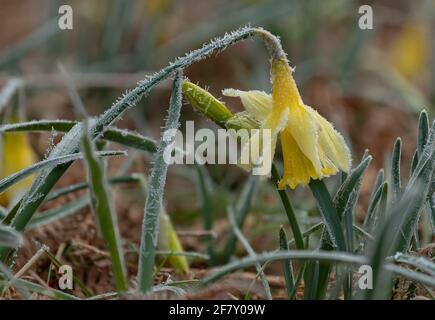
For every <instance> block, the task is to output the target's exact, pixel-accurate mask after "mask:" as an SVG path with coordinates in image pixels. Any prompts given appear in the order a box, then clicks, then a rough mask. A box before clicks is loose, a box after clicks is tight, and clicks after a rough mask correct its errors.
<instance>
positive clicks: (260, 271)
mask: <svg viewBox="0 0 435 320" xmlns="http://www.w3.org/2000/svg"><path fill="white" fill-rule="evenodd" d="M233 211H234V210H233V208H232V207H231V206H228V208H227V212H228V220H229V222H230V225H231V228H232V229H233V231H234V234H235V235H236V237H237V239H239V241H240V242H241V243H242V245H243V247H244V248H245V250H246V251H247V252H248V254H249V256H250V257H256V256H257V254H256V253H255V251H254V249H252V247H251V245H250V244H249V242H248V240H246V238H245V237H244V236H243V233H242V231H241V230H240V229H239V228H238V227H237V224H236V220H235V218H234V212H233ZM255 269H256V270H257V275H258V276H259V277H260V280H261V283H262V284H263V287H264V291H265V292H266V298H267V299H268V300H272V293H271V291H270V287H269V282H267V279H266V276H265V274H264V271H263V268H262V267H261V264H260V263H256V264H255Z"/></svg>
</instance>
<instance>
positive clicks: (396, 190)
mask: <svg viewBox="0 0 435 320" xmlns="http://www.w3.org/2000/svg"><path fill="white" fill-rule="evenodd" d="M401 154H402V139H400V138H397V140H396V142H395V143H394V149H393V154H392V157H391V186H392V192H393V202H395V201H398V199H399V198H400V193H401V189H402V185H401V182H400V157H401Z"/></svg>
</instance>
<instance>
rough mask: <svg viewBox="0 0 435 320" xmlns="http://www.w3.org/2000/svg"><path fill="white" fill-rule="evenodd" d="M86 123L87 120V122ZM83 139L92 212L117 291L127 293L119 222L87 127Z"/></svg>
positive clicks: (85, 126)
mask: <svg viewBox="0 0 435 320" xmlns="http://www.w3.org/2000/svg"><path fill="white" fill-rule="evenodd" d="M85 121H86V120H85ZM84 129H85V130H84V134H83V138H82V148H83V154H84V156H85V162H86V169H87V176H88V181H89V185H90V187H91V188H90V190H91V204H92V210H93V212H94V213H95V216H96V218H97V222H98V225H99V230H100V232H101V235H102V237H103V239H104V242H105V245H106V246H107V248H108V250H109V252H110V257H111V260H112V268H113V275H114V278H115V286H116V289H117V291H120V292H123V291H127V289H128V284H127V279H126V267H125V261H124V255H123V252H122V246H121V237H120V234H119V228H118V222H117V217H116V213H115V210H114V208H113V204H112V201H111V197H110V195H109V187H108V183H107V181H106V175H105V172H104V169H103V165H102V163H101V162H100V161H99V160H98V159H97V157H96V151H95V147H94V145H93V143H92V141H91V139H90V138H89V136H88V132H87V130H86V129H87V125H84Z"/></svg>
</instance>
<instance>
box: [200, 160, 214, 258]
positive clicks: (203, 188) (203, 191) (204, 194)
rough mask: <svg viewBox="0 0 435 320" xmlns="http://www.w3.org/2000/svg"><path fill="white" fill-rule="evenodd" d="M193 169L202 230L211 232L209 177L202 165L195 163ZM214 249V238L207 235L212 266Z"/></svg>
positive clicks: (211, 206) (211, 204) (211, 215)
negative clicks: (199, 200)
mask: <svg viewBox="0 0 435 320" xmlns="http://www.w3.org/2000/svg"><path fill="white" fill-rule="evenodd" d="M195 169H196V173H197V181H198V183H197V188H198V193H199V195H200V198H201V213H202V220H203V226H204V230H206V231H210V232H211V231H212V230H213V213H214V210H213V208H214V205H213V202H212V199H211V197H210V177H209V176H208V174H207V170H206V169H205V168H204V167H203V166H200V165H196V166H195ZM214 249H215V244H214V238H213V237H209V238H208V239H207V253H208V255H209V256H210V261H209V263H210V265H212V266H213V265H214V264H215V263H216V258H215V250H214Z"/></svg>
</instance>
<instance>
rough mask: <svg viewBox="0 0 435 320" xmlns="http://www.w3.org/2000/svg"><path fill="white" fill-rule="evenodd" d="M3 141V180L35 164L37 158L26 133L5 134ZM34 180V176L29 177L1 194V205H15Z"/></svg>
mask: <svg viewBox="0 0 435 320" xmlns="http://www.w3.org/2000/svg"><path fill="white" fill-rule="evenodd" d="M1 139H2V143H1V146H2V150H1V151H2V152H1V157H2V162H1V165H0V176H1V178H5V177H7V176H9V175H11V174H13V173H15V172H17V171H20V170H22V169H24V168H26V167H29V166H31V165H32V164H33V163H35V161H36V157H35V154H34V152H33V150H32V148H31V146H30V144H29V141H28V139H27V136H26V134H25V133H4V134H3V135H2V137H1ZM33 179H34V177H33V176H29V177H27V178H25V179H23V180H21V181H20V182H18V183H16V184H14V185H13V186H11V187H10V188H8V189H7V190H5V191H4V192H3V193H1V194H0V205H2V206H3V207H8V206H10V205H13V204H14V203H15V201H16V200H18V199H19V197H21V196H22V195H23V193H25V192H26V191H27V190H28V188H29V187H30V186H31V185H32V182H33Z"/></svg>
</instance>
